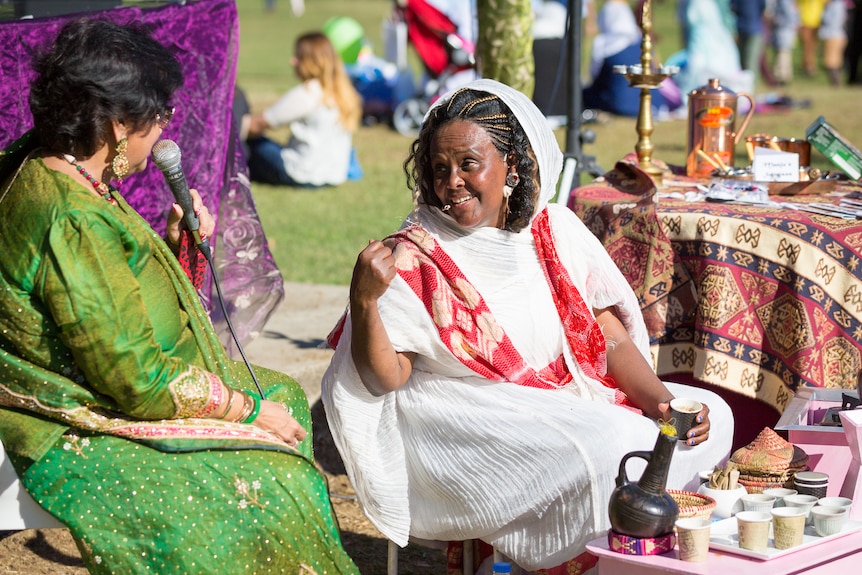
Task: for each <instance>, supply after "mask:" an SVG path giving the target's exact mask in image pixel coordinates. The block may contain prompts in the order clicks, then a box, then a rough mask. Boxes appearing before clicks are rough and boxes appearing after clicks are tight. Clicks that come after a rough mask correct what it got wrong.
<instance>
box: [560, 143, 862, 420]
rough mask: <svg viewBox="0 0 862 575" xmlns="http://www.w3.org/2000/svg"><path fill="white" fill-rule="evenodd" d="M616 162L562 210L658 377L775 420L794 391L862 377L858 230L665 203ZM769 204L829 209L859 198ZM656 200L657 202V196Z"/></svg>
mask: <svg viewBox="0 0 862 575" xmlns="http://www.w3.org/2000/svg"><path fill="white" fill-rule="evenodd" d="M664 183H665V185H664V187H662V188H661V189H659V190H656V188H655V186H654V185H653V183H652V180H651V179H650V178H649V177H648V176H647V175H646V174H644V173H643V172H641V171H640V170H638V169H637V168H636V167H634V166H633V163H632V161H631V159H630V158H629V159H627V160H624V161H622V162H620V163H618V164H617V166H616V167H615V168H614V169H613V170H612V171H610V172H608V173H607V174H605V176H604V177H602V178H599V179H597V180H595V181H594V182H593V183H591V184H588V185H586V186H582V187H579V188H576V189H575V190H574V191H573V192H572V195H571V197H570V200H569V207H570V208H571V209H573V210H574V211H575V213H577V214H578V216H579V217H580V218H581V219H582V220H583V221H584V223H585V224H586V225H587V226H588V227H589V228H590V229H591V230H592V231H593V233H595V234H596V236H598V237H599V239H600V240H601V241H602V243H603V244H604V245H605V247H606V249H607V250H608V253H610V255H611V257H612V258H613V259H614V261H616V263H617V265H618V266H620V268H621V270H622V272H623V274H625V276H626V277H627V278H628V280H629V282H630V283H631V285H632V287H633V288H634V290H635V292H636V293H637V295H638V297H639V298H640V301H641V307H642V309H643V311H644V317H645V319H646V322H647V326H648V328H649V331H650V338H651V343H652V344H653V345H652V351H653V359H654V362H655V365H656V369H657V372H658V373H659V375H660V376H664V375H669V374H673V373H687V374H691V375H693V376H694V377H695V378H697V379H699V380H701V381H703V382H706V383H709V384H712V385H716V386H720V387H722V388H725V389H729V390H733V391H736V392H739V393H742V394H744V395H746V396H749V397H756V398H757V399H760V400H762V401H765V402H767V403H768V404H770V405H772V406H773V407H775V408H776V409H778V410H779V412H783V411H784V407H785V405H786V404H787V402H788V401H789V400H790V399H791V397H792V396H793V394H794V392H795V390H796V389H797V388H798V387H799V386H817V387H831V388H855V386H856V376H857V373H858V372H859V370H860V368H862V343H860V341H862V220H860V221H857V220H853V219H849V220H848V219H841V218H838V217H832V216H826V215H819V214H814V213H809V212H803V211H795V210H791V209H788V208H781V207H766V206H755V205H744V204H737V203H716V202H708V201H693V202H688V201H685V200H683V199H674V198H671V197H668V195H669V194H670V193H672V192H686V191H696V187H695V186H696V184H698V183H701V184H703V183H704V182H702V181H701V182H698V181H695V180H692V179H690V178H686V177H684V176H676V175H672V176H666V177H665V180H664ZM834 187H835V189H834V190H833V191H831V192H829V193H827V194H824V195H804V196H794V197H792V198H790V197H785V196H782V197H777V198H773V199H777V200H781V201H784V200H792V201H793V202H800V203H805V202H831V203H835V204H837V203H838V201H839V198H840V196H841V195H844V194H847V193H850V192H852V191H855V190H859V189H860V188H859V187H858V186H857V185H856V184H841V185H840V186H834ZM657 192H658V193H657Z"/></svg>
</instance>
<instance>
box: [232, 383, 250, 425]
mask: <svg viewBox="0 0 862 575" xmlns="http://www.w3.org/2000/svg"><path fill="white" fill-rule="evenodd" d="M239 392H240V393H241V394H242V400H243V405H242V412H241V413H240V414H239V416H238V417H237V418H236V419H234V421H245V419H246V418H247V417H248V416H249V415H251V412H252V411H254V400H253V399H252V398H251V396H250V395H249V394H247V393H246V392H244V391H242V390H240V391H239Z"/></svg>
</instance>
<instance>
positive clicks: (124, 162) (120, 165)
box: [111, 136, 129, 180]
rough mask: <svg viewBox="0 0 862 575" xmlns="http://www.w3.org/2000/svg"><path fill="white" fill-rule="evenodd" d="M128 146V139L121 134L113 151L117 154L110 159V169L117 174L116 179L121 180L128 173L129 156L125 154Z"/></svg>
mask: <svg viewBox="0 0 862 575" xmlns="http://www.w3.org/2000/svg"><path fill="white" fill-rule="evenodd" d="M128 148H129V139H128V138H126V137H125V136H123V137H122V138H121V139H120V141H119V142H117V147H116V148H115V151H116V152H117V155H116V156H114V159H113V160H111V170H112V171H113V172H114V175H115V176H117V179H118V180H122V179H123V178H125V177H126V175H127V174H128V173H129V157H128V156H126V150H127V149H128Z"/></svg>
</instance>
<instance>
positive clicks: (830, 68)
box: [817, 0, 847, 86]
mask: <svg viewBox="0 0 862 575" xmlns="http://www.w3.org/2000/svg"><path fill="white" fill-rule="evenodd" d="M817 37H818V38H819V39H820V41H821V42H823V67H824V68H826V73H827V74H828V75H829V83H830V84H832V85H833V86H837V85H839V84H840V83H841V69H842V68H843V67H844V48H846V47H847V3H846V1H845V0H829V1H828V2H827V3H826V6H825V7H824V8H823V17H822V18H821V20H820V28H819V29H818V30H817Z"/></svg>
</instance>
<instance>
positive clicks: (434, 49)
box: [392, 0, 476, 136]
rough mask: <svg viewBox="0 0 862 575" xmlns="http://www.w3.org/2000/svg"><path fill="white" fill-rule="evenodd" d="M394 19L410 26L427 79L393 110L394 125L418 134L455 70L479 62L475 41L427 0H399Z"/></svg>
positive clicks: (411, 39) (410, 36) (409, 35)
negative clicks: (413, 94) (417, 91)
mask: <svg viewBox="0 0 862 575" xmlns="http://www.w3.org/2000/svg"><path fill="white" fill-rule="evenodd" d="M393 19H394V20H396V21H401V22H404V23H405V24H406V26H407V40H408V42H410V43H411V44H413V48H414V49H415V50H416V53H417V54H418V56H419V59H420V60H422V63H423V64H424V67H425V72H426V74H427V76H428V80H427V81H426V82H425V84H424V86H423V88H422V91H421V93H419V94H416V95H415V96H413V97H411V98H406V99H405V100H403V101H401V102H400V103H399V104H398V105H397V106H396V107H395V109H394V110H393V113H392V126H393V127H394V128H395V129H396V130H397V131H398V133H400V134H404V135H405V136H413V135H415V134H416V132H417V130H418V129H419V126H420V125H421V124H422V119H423V118H424V117H425V113H426V112H427V111H428V107H429V106H430V105H431V103H433V102H434V100H436V99H437V97H439V96H440V95H441V94H442V93H443V92H444V91H445V90H446V81H447V80H448V79H449V78H451V77H452V76H453V75H454V74H457V73H458V72H461V71H463V70H469V69H472V68H474V67H475V66H476V60H475V59H474V57H473V45H472V43H470V42H469V41H468V40H466V39H464V38H463V37H462V36H460V35H459V34H458V26H457V25H456V24H455V23H454V22H453V21H452V20H451V19H450V18H449V17H448V16H446V14H444V13H443V12H441V11H440V10H438V9H437V8H436V7H434V6H432V5H431V4H429V3H428V2H427V1H426V0H406V1H405V0H401V1H400V2H396V5H395V12H394V15H393Z"/></svg>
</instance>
